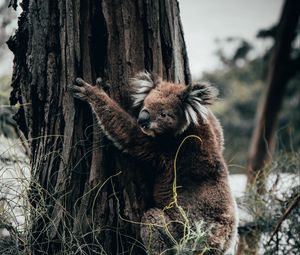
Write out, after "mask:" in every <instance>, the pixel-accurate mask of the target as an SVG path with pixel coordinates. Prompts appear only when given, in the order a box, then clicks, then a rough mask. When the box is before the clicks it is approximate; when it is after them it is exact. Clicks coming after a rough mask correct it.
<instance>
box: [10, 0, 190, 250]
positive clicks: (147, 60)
mask: <svg viewBox="0 0 300 255" xmlns="http://www.w3.org/2000/svg"><path fill="white" fill-rule="evenodd" d="M22 8H23V13H22V15H21V17H20V19H19V28H18V31H17V33H16V35H15V36H14V37H13V38H11V40H10V41H9V43H8V44H9V47H10V49H11V50H12V51H13V52H14V54H15V59H14V72H13V80H12V87H13V91H12V93H11V103H12V104H16V103H20V104H21V105H22V106H21V107H20V110H19V112H18V114H17V115H16V119H17V122H18V125H19V128H20V129H21V130H22V132H23V133H24V134H25V136H26V138H27V139H28V141H29V146H30V150H31V155H30V158H31V166H32V181H31V188H30V190H29V198H30V203H31V221H32V222H31V229H30V233H29V235H28V241H29V243H28V244H29V246H28V249H29V250H30V251H28V252H31V254H82V253H83V252H86V253H85V254H97V253H99V254H100V253H101V252H102V251H105V252H106V254H129V253H130V254H143V253H144V250H143V247H142V245H141V243H140V237H139V224H137V223H135V222H139V221H140V218H141V216H142V212H143V211H144V210H145V208H147V207H149V206H151V205H150V204H149V203H150V199H149V192H150V191H149V190H148V186H147V185H148V183H147V182H148V181H149V178H148V177H149V176H147V175H149V173H147V171H145V170H144V169H138V168H137V167H136V166H135V164H134V162H133V161H132V159H131V158H129V157H126V156H124V155H122V154H120V153H119V152H118V151H117V149H116V148H114V147H113V145H111V144H110V143H109V141H108V140H107V139H106V138H105V137H104V136H103V134H102V133H101V132H100V129H99V128H98V126H97V124H96V123H95V120H94V116H93V114H92V113H91V110H90V108H89V107H88V105H87V104H85V103H81V102H78V101H77V100H74V99H73V98H72V96H71V95H70V94H69V92H68V91H67V85H68V84H71V83H72V82H73V80H74V79H75V77H77V76H81V77H83V78H84V79H85V80H86V81H89V82H95V79H96V78H97V77H100V76H101V77H103V78H104V79H105V80H107V81H108V82H109V83H110V84H111V95H112V97H113V98H114V99H115V100H117V101H118V102H119V103H120V104H121V105H122V106H123V107H124V108H125V109H129V105H130V99H129V93H128V91H129V89H130V88H129V87H128V86H129V85H128V83H127V80H128V79H129V78H130V77H131V76H132V75H133V74H134V73H135V72H137V71H139V70H144V69H147V70H149V71H154V72H156V73H157V74H159V75H161V76H163V77H164V78H165V79H169V80H173V81H176V82H185V83H190V73H189V69H188V59H187V54H186V50H185V43H184V39H183V32H182V26H181V23H180V17H179V8H178V3H177V1H175V0H172V1H168V0H147V1H142V0H139V1H134V0H124V1H118V0H113V1H108V0H102V1H96V0H82V1H80V0H66V1H63V0H51V1H50V0H48V1H44V0H23V2H22ZM146 167H147V166H145V168H146ZM150 177H151V174H150Z"/></svg>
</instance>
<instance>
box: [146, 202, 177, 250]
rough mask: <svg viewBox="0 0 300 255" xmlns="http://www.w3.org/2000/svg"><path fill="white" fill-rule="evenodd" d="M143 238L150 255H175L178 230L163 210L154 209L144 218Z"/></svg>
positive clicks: (147, 212)
mask: <svg viewBox="0 0 300 255" xmlns="http://www.w3.org/2000/svg"><path fill="white" fill-rule="evenodd" d="M140 231H141V232H140V233H141V238H142V240H143V243H144V246H145V248H146V250H147V253H148V254H149V255H158V254H165V255H171V254H175V250H173V248H174V246H175V245H176V242H177V241H178V237H177V233H176V229H175V228H174V226H173V223H172V221H171V219H170V218H169V216H168V215H166V214H165V213H164V211H163V210H161V209H158V208H152V209H150V210H148V211H146V212H145V213H144V215H143V217H142V225H141V230H140Z"/></svg>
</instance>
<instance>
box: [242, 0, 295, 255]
mask: <svg viewBox="0 0 300 255" xmlns="http://www.w3.org/2000/svg"><path fill="white" fill-rule="evenodd" d="M299 14H300V2H299V0H286V1H285V4H284V6H283V10H282V14H281V18H280V21H279V24H278V28H277V34H276V36H275V45H274V48H273V52H272V58H271V60H270V63H269V71H268V79H267V88H266V92H265V94H264V96H263V98H262V101H261V104H260V105H259V106H258V109H257V121H256V126H255V130H254V132H253V137H252V141H251V145H250V150H249V160H248V166H247V170H248V184H249V185H250V186H251V187H255V191H256V192H257V195H258V196H261V195H263V194H264V192H265V171H264V168H265V167H266V166H267V165H268V164H269V163H270V161H271V156H272V153H273V151H274V147H275V140H276V135H275V134H276V133H275V132H276V127H277V122H278V117H279V113H280V108H281V105H282V101H283V98H284V92H285V90H286V87H287V84H288V81H289V80H290V79H291V78H292V76H293V75H294V74H295V73H296V71H298V70H299V66H297V67H294V68H293V64H294V63H295V62H297V63H298V62H299V60H296V61H294V60H291V47H292V42H293V40H294V39H295V37H296V34H297V25H298V22H299ZM259 206H261V205H259ZM260 237H261V233H260V231H259V229H255V228H254V229H253V230H251V231H248V232H247V234H245V235H244V236H242V235H241V236H240V241H239V247H238V251H237V255H240V254H249V255H250V254H251V255H254V254H257V250H258V244H259V241H260Z"/></svg>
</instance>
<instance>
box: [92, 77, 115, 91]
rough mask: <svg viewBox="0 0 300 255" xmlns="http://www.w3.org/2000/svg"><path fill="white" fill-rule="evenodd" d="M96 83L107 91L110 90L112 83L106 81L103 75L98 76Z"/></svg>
mask: <svg viewBox="0 0 300 255" xmlns="http://www.w3.org/2000/svg"><path fill="white" fill-rule="evenodd" d="M96 84H97V85H98V86H99V87H100V88H102V89H103V90H104V91H105V92H109V91H110V88H111V85H110V84H109V83H107V82H106V81H104V80H103V79H102V78H101V77H99V78H97V80H96Z"/></svg>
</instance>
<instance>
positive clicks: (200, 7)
mask: <svg viewBox="0 0 300 255" xmlns="http://www.w3.org/2000/svg"><path fill="white" fill-rule="evenodd" d="M282 4H283V0H179V6H180V13H181V21H182V24H183V30H184V37H185V41H186V45H187V50H188V56H189V60H190V69H191V72H192V75H193V76H194V78H195V77H198V76H200V75H201V73H202V72H203V71H207V70H213V69H215V68H217V67H218V66H219V65H220V63H219V62H218V59H217V57H216V56H215V54H214V52H215V51H216V49H217V45H216V43H215V39H216V38H219V39H224V38H226V37H228V36H239V37H243V38H245V39H248V40H249V41H250V42H252V43H253V44H254V45H255V46H256V47H257V48H258V50H257V52H258V53H257V54H259V52H262V51H263V49H264V48H266V47H267V45H268V43H269V42H262V40H258V39H256V38H255V35H256V33H257V31H258V30H259V29H263V28H268V27H270V26H272V25H274V24H275V23H276V22H277V21H278V20H279V16H280V12H281V7H282Z"/></svg>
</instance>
